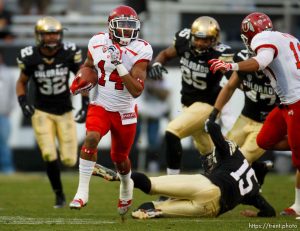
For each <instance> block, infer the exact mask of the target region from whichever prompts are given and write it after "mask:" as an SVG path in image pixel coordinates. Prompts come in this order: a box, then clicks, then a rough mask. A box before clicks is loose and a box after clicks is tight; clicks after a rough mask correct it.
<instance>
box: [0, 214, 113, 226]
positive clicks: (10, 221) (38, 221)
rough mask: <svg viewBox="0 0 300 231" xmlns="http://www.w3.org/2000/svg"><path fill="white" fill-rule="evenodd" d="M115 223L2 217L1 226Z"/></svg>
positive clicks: (109, 222) (90, 220)
mask: <svg viewBox="0 0 300 231" xmlns="http://www.w3.org/2000/svg"><path fill="white" fill-rule="evenodd" d="M114 223H116V222H114V221H107V220H101V219H99V220H98V219H97V220H93V219H78V218H30V217H22V216H0V224H16V225H19V224H22V225H25V224H26V225H41V224H57V225H74V224H75V225H79V224H92V225H98V224H114Z"/></svg>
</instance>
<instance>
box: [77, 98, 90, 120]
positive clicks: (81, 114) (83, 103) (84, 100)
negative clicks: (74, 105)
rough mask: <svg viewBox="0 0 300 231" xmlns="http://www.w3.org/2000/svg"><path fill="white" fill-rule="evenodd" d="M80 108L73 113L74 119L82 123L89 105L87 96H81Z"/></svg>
mask: <svg viewBox="0 0 300 231" xmlns="http://www.w3.org/2000/svg"><path fill="white" fill-rule="evenodd" d="M81 97H82V98H81V109H80V110H79V111H78V112H77V114H76V115H75V121H76V122H77V123H84V122H85V119H86V114H87V110H88V106H89V102H90V100H89V97H88V96H81Z"/></svg>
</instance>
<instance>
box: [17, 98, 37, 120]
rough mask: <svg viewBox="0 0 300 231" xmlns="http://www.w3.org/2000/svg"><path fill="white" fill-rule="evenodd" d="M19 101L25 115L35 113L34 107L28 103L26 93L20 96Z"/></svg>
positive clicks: (29, 115) (28, 115)
mask: <svg viewBox="0 0 300 231" xmlns="http://www.w3.org/2000/svg"><path fill="white" fill-rule="evenodd" d="M18 101H19V104H20V106H21V108H22V112H23V115H24V116H25V117H31V116H32V115H33V114H34V107H33V106H32V105H30V104H29V103H28V101H27V97H26V95H20V96H18Z"/></svg>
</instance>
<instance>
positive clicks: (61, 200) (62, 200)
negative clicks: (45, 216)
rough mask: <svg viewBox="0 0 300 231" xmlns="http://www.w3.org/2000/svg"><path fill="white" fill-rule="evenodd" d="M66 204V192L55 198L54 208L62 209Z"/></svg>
mask: <svg viewBox="0 0 300 231" xmlns="http://www.w3.org/2000/svg"><path fill="white" fill-rule="evenodd" d="M65 206H66V197H65V195H64V194H61V195H56V198H55V205H54V206H53V208H55V209H60V208H63V207H65Z"/></svg>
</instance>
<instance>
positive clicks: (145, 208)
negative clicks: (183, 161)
mask: <svg viewBox="0 0 300 231" xmlns="http://www.w3.org/2000/svg"><path fill="white" fill-rule="evenodd" d="M206 125H207V129H208V132H209V134H210V136H211V138H212V140H213V142H214V145H215V149H214V159H215V166H214V168H213V170H212V171H211V173H210V174H209V175H206V176H204V175H202V174H195V175H166V176H159V177H147V176H146V175H145V174H143V173H139V172H133V173H132V175H131V178H132V180H133V181H134V187H135V188H139V189H140V190H142V191H143V192H144V193H146V194H151V195H163V196H167V197H170V198H172V199H169V200H166V201H153V202H146V203H143V204H142V205H140V206H139V208H138V209H137V210H135V211H133V212H132V216H133V217H134V218H138V219H147V218H155V217H217V216H219V215H221V214H223V213H225V212H227V211H229V210H231V209H233V208H234V207H236V206H237V205H239V204H246V205H252V206H254V207H256V208H257V209H258V210H259V211H258V212H255V211H252V210H246V211H244V212H242V215H245V216H249V217H250V216H259V217H273V216H276V212H275V210H274V208H273V207H272V206H271V205H270V204H269V203H268V202H267V201H266V200H265V199H264V198H263V196H262V195H261V194H260V193H259V185H258V183H257V179H256V176H255V173H254V171H253V169H252V168H251V166H250V165H249V164H248V162H247V160H246V159H245V157H244V156H243V154H242V153H241V151H240V150H239V148H238V146H237V145H236V144H235V143H234V142H232V141H229V140H225V139H224V137H223V135H222V133H221V129H220V126H219V125H218V124H216V123H214V122H213V121H209V120H208V122H207V123H206ZM93 175H96V176H100V177H103V178H105V179H107V180H110V181H116V180H118V176H117V174H116V173H115V172H114V171H113V170H110V169H108V168H105V167H103V166H101V165H98V164H96V166H95V168H94V172H93Z"/></svg>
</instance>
